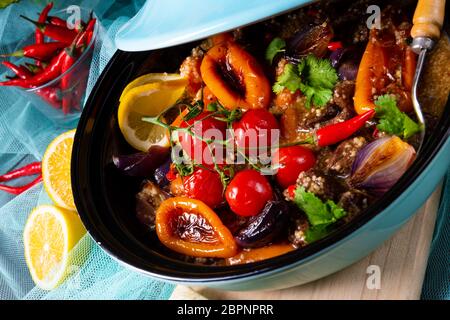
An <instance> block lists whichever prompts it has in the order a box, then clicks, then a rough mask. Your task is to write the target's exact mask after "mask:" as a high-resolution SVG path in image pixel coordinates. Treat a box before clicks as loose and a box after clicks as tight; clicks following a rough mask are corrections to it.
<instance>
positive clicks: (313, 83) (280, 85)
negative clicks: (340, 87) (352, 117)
mask: <svg viewBox="0 0 450 320" xmlns="http://www.w3.org/2000/svg"><path fill="white" fill-rule="evenodd" d="M337 80H338V76H337V73H336V70H335V69H334V68H333V66H332V65H331V63H330V60H329V59H319V58H316V57H315V56H313V55H309V56H307V57H306V58H303V59H302V60H301V61H300V63H299V64H298V65H297V67H295V66H294V65H293V64H290V63H289V64H287V65H286V66H285V68H284V71H283V73H282V74H281V75H280V76H279V77H278V79H277V82H276V83H275V84H274V86H273V88H272V89H273V91H274V92H275V93H280V92H281V91H282V90H283V89H284V88H287V89H289V90H290V91H291V92H295V91H297V90H300V91H301V92H302V93H303V94H304V95H305V96H306V98H307V100H306V107H307V108H309V107H310V105H311V101H312V103H313V104H314V105H316V106H318V107H323V106H324V105H326V104H327V103H328V101H330V99H331V97H332V95H333V88H334V86H335V85H336V82H337Z"/></svg>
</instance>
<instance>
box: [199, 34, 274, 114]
mask: <svg viewBox="0 0 450 320" xmlns="http://www.w3.org/2000/svg"><path fill="white" fill-rule="evenodd" d="M217 41H219V40H217ZM225 64H226V65H227V66H229V67H231V70H230V71H229V72H230V73H233V77H234V78H235V79H236V82H237V84H236V83H235V84H234V86H236V85H238V86H239V87H242V92H238V91H237V90H236V88H235V87H234V86H233V85H231V84H230V83H229V82H228V81H226V80H225V79H224V76H223V72H221V68H220V66H221V65H222V66H223V65H225ZM200 73H201V75H202V79H203V81H204V82H205V84H206V85H207V86H208V88H209V90H211V92H212V93H213V94H214V95H215V96H216V97H217V99H218V100H219V101H220V102H221V103H222V104H223V105H224V106H225V107H226V108H227V109H230V110H232V109H236V108H238V107H240V108H242V109H244V110H247V109H256V108H267V107H268V106H269V103H270V99H271V87H270V83H269V80H267V77H266V76H265V74H264V71H263V69H262V68H261V66H260V65H259V64H258V62H257V61H256V59H255V58H254V57H253V56H251V55H250V54H249V53H248V52H247V51H245V50H244V49H243V48H241V47H240V46H239V45H237V44H236V43H234V42H233V41H228V42H225V43H223V42H222V43H219V44H217V45H215V46H214V47H212V48H211V49H209V50H208V52H207V53H206V54H205V56H204V58H203V61H202V64H201V66H200Z"/></svg>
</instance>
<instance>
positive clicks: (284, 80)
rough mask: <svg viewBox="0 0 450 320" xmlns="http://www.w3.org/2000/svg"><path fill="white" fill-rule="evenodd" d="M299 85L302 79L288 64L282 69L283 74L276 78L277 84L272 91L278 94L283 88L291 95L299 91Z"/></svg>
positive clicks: (291, 65) (292, 66)
mask: <svg viewBox="0 0 450 320" xmlns="http://www.w3.org/2000/svg"><path fill="white" fill-rule="evenodd" d="M301 83H302V79H301V78H300V76H299V74H298V73H297V70H295V66H294V65H293V64H291V63H288V64H287V65H286V66H285V67H284V71H283V73H282V74H280V75H279V76H278V79H277V82H276V83H275V84H274V86H273V88H272V89H273V91H274V92H275V93H280V92H281V91H282V90H283V89H284V88H287V89H289V90H290V91H291V92H292V93H293V92H295V91H297V90H299V89H300V84H301Z"/></svg>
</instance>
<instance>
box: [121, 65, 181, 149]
mask: <svg viewBox="0 0 450 320" xmlns="http://www.w3.org/2000/svg"><path fill="white" fill-rule="evenodd" d="M186 85H187V80H186V79H184V78H182V77H181V76H180V75H177V74H148V75H145V76H142V77H140V78H138V79H136V80H134V81H133V82H131V83H130V84H128V86H127V87H125V89H124V91H123V93H122V95H121V98H120V105H119V110H118V113H117V116H118V121H119V128H120V130H121V132H122V134H123V136H124V138H125V140H126V141H127V142H128V143H129V144H130V145H131V146H132V147H134V148H135V149H138V150H140V151H147V150H148V149H149V148H150V147H151V146H152V145H159V146H163V147H168V146H169V144H170V143H169V137H168V134H167V130H166V129H165V128H163V127H161V126H158V125H155V124H151V123H148V122H145V121H142V118H143V117H156V116H158V115H159V114H161V112H163V111H164V110H166V109H168V108H169V107H171V106H172V105H174V104H175V103H176V102H177V101H178V99H180V98H181V96H182V95H183V93H184V91H185V88H186ZM162 120H164V119H162Z"/></svg>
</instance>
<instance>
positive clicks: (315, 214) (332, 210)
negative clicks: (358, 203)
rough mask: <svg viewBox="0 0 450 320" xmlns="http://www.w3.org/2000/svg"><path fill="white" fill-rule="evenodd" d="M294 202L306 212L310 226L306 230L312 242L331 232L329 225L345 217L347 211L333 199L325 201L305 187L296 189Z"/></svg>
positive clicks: (308, 239) (307, 237)
mask: <svg viewBox="0 0 450 320" xmlns="http://www.w3.org/2000/svg"><path fill="white" fill-rule="evenodd" d="M294 202H295V203H296V204H297V206H298V207H299V208H300V209H301V210H302V211H304V212H305V214H306V216H307V218H308V221H309V223H310V228H309V229H308V231H307V232H306V240H307V241H308V242H309V243H310V242H313V241H316V240H318V239H320V238H322V237H324V236H325V235H327V233H328V232H329V227H330V226H331V225H333V224H334V223H335V222H336V221H338V220H339V219H341V218H343V217H345V216H346V215H347V212H346V211H345V210H344V209H343V208H341V207H340V206H339V205H337V204H336V203H334V201H332V200H327V201H326V202H323V201H322V200H321V199H320V198H319V197H317V196H316V195H315V194H314V193H312V192H307V191H306V190H305V188H304V187H300V188H297V189H296V190H295V198H294Z"/></svg>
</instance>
